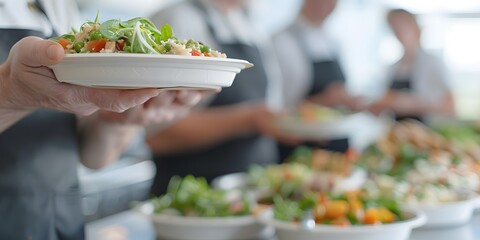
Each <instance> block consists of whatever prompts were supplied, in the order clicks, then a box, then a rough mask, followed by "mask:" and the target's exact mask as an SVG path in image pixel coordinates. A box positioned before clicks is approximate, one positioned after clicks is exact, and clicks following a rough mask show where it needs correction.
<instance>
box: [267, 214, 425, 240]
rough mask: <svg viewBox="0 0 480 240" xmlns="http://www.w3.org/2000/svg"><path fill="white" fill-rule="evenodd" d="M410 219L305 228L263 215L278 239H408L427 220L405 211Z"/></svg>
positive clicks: (422, 215)
mask: <svg viewBox="0 0 480 240" xmlns="http://www.w3.org/2000/svg"><path fill="white" fill-rule="evenodd" d="M404 213H405V214H406V215H407V216H409V219H408V220H405V221H401V222H395V223H390V224H383V225H365V226H348V227H341V226H331V225H316V227H315V228H313V229H310V230H307V229H303V228H302V227H301V225H300V224H298V223H290V222H282V221H278V220H272V218H270V217H265V215H264V216H262V217H261V219H262V221H263V222H264V223H265V224H267V225H269V226H273V227H275V230H276V234H277V237H278V240H316V239H318V240H387V239H388V240H407V239H408V238H409V236H410V234H411V232H412V229H414V228H418V227H420V226H422V225H423V224H424V223H425V222H426V217H425V214H423V213H421V212H404Z"/></svg>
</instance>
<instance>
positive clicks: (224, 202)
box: [152, 175, 253, 217]
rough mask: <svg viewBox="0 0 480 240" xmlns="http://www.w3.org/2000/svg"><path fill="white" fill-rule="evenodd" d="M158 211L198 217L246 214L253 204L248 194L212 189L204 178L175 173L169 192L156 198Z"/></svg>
mask: <svg viewBox="0 0 480 240" xmlns="http://www.w3.org/2000/svg"><path fill="white" fill-rule="evenodd" d="M152 203H153V206H154V208H155V213H160V214H173V215H180V216H197V217H229V216H245V215H249V214H251V213H252V210H253V206H252V204H251V202H250V201H249V200H248V198H247V197H246V196H245V195H240V196H232V195H229V193H228V192H227V191H224V190H218V189H212V188H211V187H210V186H209V185H208V183H207V181H206V180H205V179H204V178H195V177H193V176H190V175H189V176H186V177H184V178H183V179H182V178H180V177H173V178H172V179H171V180H170V183H169V185H168V190H167V193H166V194H165V195H163V196H160V197H157V198H153V199H152Z"/></svg>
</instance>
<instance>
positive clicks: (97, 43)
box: [87, 38, 107, 52]
mask: <svg viewBox="0 0 480 240" xmlns="http://www.w3.org/2000/svg"><path fill="white" fill-rule="evenodd" d="M105 44H107V39H105V38H102V39H98V40H93V41H90V42H89V43H88V45H87V49H88V51H90V52H100V51H101V50H102V49H104V48H105Z"/></svg>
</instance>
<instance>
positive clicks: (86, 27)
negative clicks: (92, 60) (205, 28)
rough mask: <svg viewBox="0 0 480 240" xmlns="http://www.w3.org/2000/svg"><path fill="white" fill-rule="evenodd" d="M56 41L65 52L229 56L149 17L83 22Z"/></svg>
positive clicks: (96, 19)
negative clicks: (174, 33) (155, 22)
mask: <svg viewBox="0 0 480 240" xmlns="http://www.w3.org/2000/svg"><path fill="white" fill-rule="evenodd" d="M53 40H54V41H56V42H58V43H60V44H61V45H62V46H63V48H64V49H65V53H69V54H77V53H148V54H170V55H185V56H202V57H217V58H226V57H227V56H226V55H225V54H224V53H221V52H219V51H216V50H213V49H210V47H208V46H207V45H205V44H203V43H200V42H198V41H195V40H193V39H190V40H187V41H181V40H179V39H178V38H177V37H175V36H174V35H173V31H172V28H171V26H170V25H169V24H164V25H163V26H162V27H161V28H160V29H158V28H157V27H156V26H155V24H153V23H152V21H150V20H149V19H146V18H143V17H138V18H133V19H130V20H127V21H120V20H118V19H111V20H108V21H105V22H103V23H102V22H99V20H98V15H97V17H96V18H95V20H94V21H88V22H85V23H84V24H82V26H81V27H80V29H79V30H76V29H72V32H71V33H68V34H64V35H61V36H59V37H58V38H54V39H53Z"/></svg>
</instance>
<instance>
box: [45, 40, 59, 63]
mask: <svg viewBox="0 0 480 240" xmlns="http://www.w3.org/2000/svg"><path fill="white" fill-rule="evenodd" d="M58 53H59V51H58V46H57V45H53V44H52V45H50V46H49V47H47V57H48V58H49V59H50V60H53V61H56V60H57V59H58V57H59V54H58Z"/></svg>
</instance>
